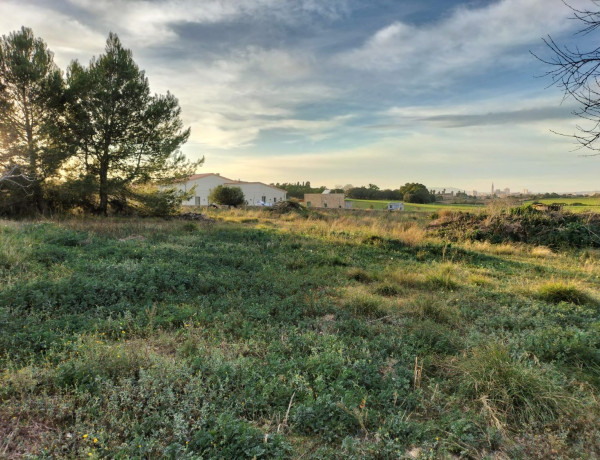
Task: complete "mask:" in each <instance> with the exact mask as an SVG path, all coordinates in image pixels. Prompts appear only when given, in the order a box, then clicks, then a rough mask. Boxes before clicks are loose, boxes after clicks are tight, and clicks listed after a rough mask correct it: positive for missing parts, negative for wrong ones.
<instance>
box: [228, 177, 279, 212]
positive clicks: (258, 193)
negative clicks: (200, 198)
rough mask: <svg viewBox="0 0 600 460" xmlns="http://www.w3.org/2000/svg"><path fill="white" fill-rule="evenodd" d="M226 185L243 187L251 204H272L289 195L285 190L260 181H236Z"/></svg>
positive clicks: (245, 195)
mask: <svg viewBox="0 0 600 460" xmlns="http://www.w3.org/2000/svg"><path fill="white" fill-rule="evenodd" d="M225 185H227V186H228V187H239V188H241V189H242V192H244V198H245V199H246V202H247V203H248V205H249V206H257V205H259V203H261V202H263V203H266V204H268V205H272V204H274V203H278V202H280V201H284V200H285V199H286V197H287V192H286V191H285V190H280V189H278V188H275V187H271V186H270V185H266V184H262V183H260V182H239V183H237V182H234V183H228V184H225Z"/></svg>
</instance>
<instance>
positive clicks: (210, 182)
mask: <svg viewBox="0 0 600 460" xmlns="http://www.w3.org/2000/svg"><path fill="white" fill-rule="evenodd" d="M219 185H225V186H227V187H239V188H241V189H242V192H243V193H244V198H245V199H246V201H247V202H248V204H249V205H251V206H252V205H258V204H259V202H260V201H264V202H265V203H267V204H273V203H278V202H279V201H283V200H285V199H286V197H287V193H286V191H285V190H280V189H278V188H275V187H271V186H269V185H266V184H263V183H260V182H238V181H232V180H231V179H228V178H226V177H223V176H220V175H218V174H207V175H203V176H202V177H198V178H195V179H191V180H188V181H187V182H182V183H180V184H175V188H177V189H178V190H183V191H185V192H187V191H189V190H191V189H192V187H194V186H195V187H196V188H195V191H194V196H192V198H190V199H189V200H187V201H184V202H183V203H182V204H183V205H184V206H208V205H209V204H210V203H209V201H208V195H209V194H210V192H211V191H212V190H213V189H214V188H215V187H217V186H219ZM263 198H264V200H263Z"/></svg>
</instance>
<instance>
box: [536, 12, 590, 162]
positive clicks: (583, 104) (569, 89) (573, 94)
mask: <svg viewBox="0 0 600 460" xmlns="http://www.w3.org/2000/svg"><path fill="white" fill-rule="evenodd" d="M563 3H564V4H565V5H566V6H567V7H568V8H570V9H571V11H572V12H573V16H572V18H571V19H574V20H577V21H579V22H581V23H582V24H583V27H582V29H581V30H579V32H577V33H576V35H588V34H591V33H592V32H594V31H596V29H598V28H600V1H599V0H592V3H593V4H594V5H595V7H596V9H589V10H588V9H586V10H580V9H577V8H574V7H573V6H571V5H569V4H568V3H567V2H566V1H564V0H563ZM542 40H543V42H544V43H545V44H546V46H547V47H548V48H549V49H550V51H551V52H552V56H551V57H549V58H542V57H540V56H538V55H536V54H535V53H533V52H532V54H533V55H534V56H535V57H536V58H537V59H538V60H540V61H541V62H543V63H544V64H547V65H548V66H550V70H548V71H547V72H546V74H545V76H546V77H549V78H550V79H551V81H552V82H551V84H550V86H557V87H558V88H560V89H561V90H562V91H563V92H564V99H568V98H572V99H573V100H575V102H577V104H578V105H579V108H578V109H576V110H575V111H573V114H574V115H576V116H578V117H579V118H581V119H583V120H585V121H586V122H588V123H589V124H588V125H586V126H583V125H577V132H576V133H574V134H571V135H567V136H568V137H571V138H573V139H575V141H576V143H577V144H578V145H579V148H583V149H589V150H592V151H593V152H594V153H590V154H588V155H583V156H598V155H600V146H599V145H598V144H599V139H600V46H599V47H596V48H595V49H592V50H590V51H582V50H581V49H580V48H579V47H578V46H573V47H568V46H563V45H559V44H558V43H556V42H555V41H554V39H553V38H552V37H551V36H548V37H546V38H543V39H542ZM562 135H564V134H562Z"/></svg>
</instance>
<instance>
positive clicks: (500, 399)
mask: <svg viewBox="0 0 600 460" xmlns="http://www.w3.org/2000/svg"><path fill="white" fill-rule="evenodd" d="M451 369H452V372H453V374H454V377H455V381H456V384H457V386H458V388H459V391H460V393H461V394H462V395H463V396H464V397H466V398H468V400H469V401H470V402H471V404H473V405H474V406H476V407H477V408H478V409H479V410H480V411H481V413H482V414H483V415H484V416H485V417H486V418H487V420H488V422H489V423H490V425H494V426H496V427H497V428H499V429H501V430H505V429H507V428H508V429H518V428H519V427H520V426H525V425H529V424H532V423H536V422H539V423H547V422H551V421H554V420H556V419H557V418H558V417H559V416H560V415H561V414H565V413H566V412H567V411H568V409H569V407H570V406H571V405H572V404H573V403H574V402H573V400H572V399H570V398H569V397H568V396H567V395H566V394H565V392H564V391H563V390H562V389H561V388H560V387H559V385H558V384H557V383H555V382H554V380H553V379H552V377H551V376H549V375H547V374H546V373H544V372H543V371H542V369H540V368H538V367H532V366H530V365H529V364H528V363H526V362H523V361H521V360H517V359H514V358H513V357H512V356H511V355H510V352H509V350H508V348H507V347H506V346H504V345H501V344H491V345H484V346H480V347H477V348H475V349H473V350H472V351H471V353H470V354H469V355H468V356H465V357H463V358H460V359H459V360H458V361H456V362H455V363H452V364H451Z"/></svg>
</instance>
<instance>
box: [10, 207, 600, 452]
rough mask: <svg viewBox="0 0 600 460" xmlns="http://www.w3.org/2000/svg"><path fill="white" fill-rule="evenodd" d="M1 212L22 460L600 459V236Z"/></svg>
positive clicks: (349, 217)
mask: <svg viewBox="0 0 600 460" xmlns="http://www.w3.org/2000/svg"><path fill="white" fill-rule="evenodd" d="M210 212H211V215H212V217H214V218H215V219H216V222H215V223H213V224H210V223H209V224H197V223H195V222H183V221H178V220H172V221H164V220H152V219H93V218H87V219H66V220H62V221H40V222H11V221H0V457H1V458H40V459H42V458H43V459H45V458H123V459H125V458H136V459H149V458H173V459H199V458H206V459H213V458H214V459H234V458H235V459H238V458H248V459H252V458H307V459H308V458H323V459H328V458H332V459H336V458H340V459H341V458H344V459H365V458H373V459H387V458H459V457H465V458H498V459H501V458H540V459H542V458H595V457H597V456H598V454H599V453H600V411H599V403H598V401H599V400H600V313H599V311H600V262H599V261H600V257H599V255H600V254H599V253H598V251H593V250H582V251H572V252H562V253H555V252H552V251H550V250H548V249H547V248H543V247H532V246H525V245H510V244H501V245H492V244H489V243H464V244H458V243H453V244H449V243H447V242H445V241H442V240H439V239H436V238H432V237H430V236H428V235H427V234H426V232H425V231H424V230H423V228H422V227H421V225H420V224H419V223H417V222H415V221H414V219H413V218H412V217H411V216H410V213H367V212H364V213H330V214H329V213H328V214H320V213H315V212H311V213H309V214H308V217H303V216H300V215H296V214H289V215H282V216H279V215H277V214H274V213H269V212H268V211H267V210H262V211H242V210H232V211H221V210H215V211H210Z"/></svg>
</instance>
